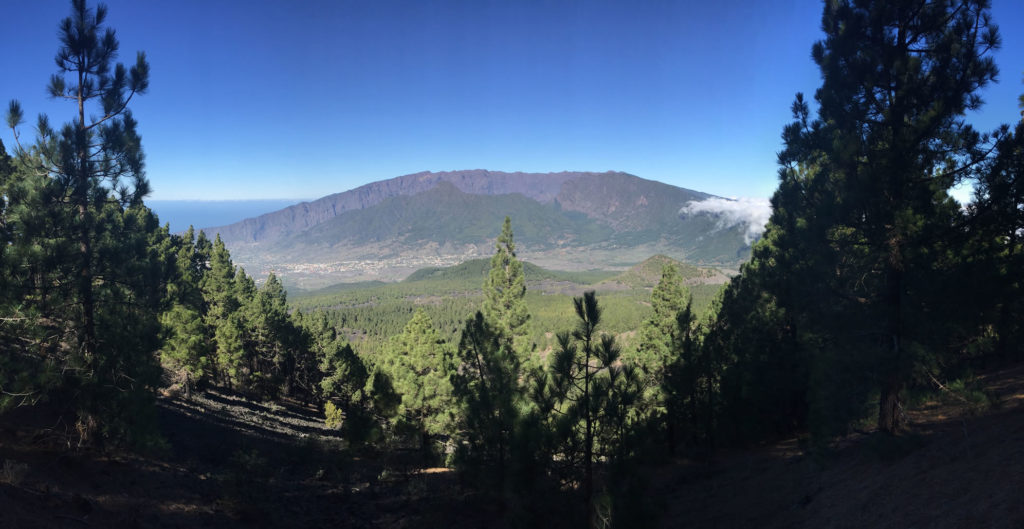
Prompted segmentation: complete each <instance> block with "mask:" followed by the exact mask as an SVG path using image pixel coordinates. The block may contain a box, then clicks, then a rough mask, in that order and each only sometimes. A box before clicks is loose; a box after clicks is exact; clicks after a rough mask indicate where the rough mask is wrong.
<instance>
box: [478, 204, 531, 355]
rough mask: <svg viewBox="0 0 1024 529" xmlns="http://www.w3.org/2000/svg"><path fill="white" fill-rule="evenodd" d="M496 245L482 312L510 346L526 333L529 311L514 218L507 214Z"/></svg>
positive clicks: (485, 287) (486, 282) (485, 288)
mask: <svg viewBox="0 0 1024 529" xmlns="http://www.w3.org/2000/svg"><path fill="white" fill-rule="evenodd" d="M494 247H495V252H494V256H493V257H491V270H490V272H489V273H488V275H487V280H486V281H485V282H484V307H483V314H484V317H486V318H487V319H488V321H490V323H491V325H492V326H493V327H494V328H495V329H497V330H498V331H500V332H501V333H502V335H503V339H504V340H505V341H507V342H508V343H509V345H511V344H512V343H513V340H514V339H515V337H517V336H522V335H524V334H525V332H526V329H525V325H526V322H527V321H529V319H530V313H529V312H528V311H527V308H526V301H525V299H524V298H525V297H526V277H525V276H524V275H523V263H522V262H520V261H519V259H517V258H516V244H515V241H514V240H513V235H512V221H511V220H509V218H508V217H505V222H504V224H502V226H501V234H500V235H498V240H497V242H495V244H494Z"/></svg>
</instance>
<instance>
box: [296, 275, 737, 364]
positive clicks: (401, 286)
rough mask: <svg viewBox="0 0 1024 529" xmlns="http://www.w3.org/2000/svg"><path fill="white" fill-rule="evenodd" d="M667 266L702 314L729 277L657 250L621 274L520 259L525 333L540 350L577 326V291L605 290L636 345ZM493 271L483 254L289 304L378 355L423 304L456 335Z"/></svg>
mask: <svg viewBox="0 0 1024 529" xmlns="http://www.w3.org/2000/svg"><path fill="white" fill-rule="evenodd" d="M666 265H672V266H676V267H678V268H679V269H680V271H681V272H680V273H681V277H682V278H683V280H684V281H685V282H686V284H687V285H688V289H689V292H690V293H691V294H692V295H693V300H694V310H695V311H696V312H697V314H698V315H700V316H704V315H705V314H706V313H707V310H708V308H709V307H710V304H711V302H712V300H713V299H714V297H715V296H716V295H717V294H718V292H719V291H720V290H721V289H722V287H723V283H724V281H725V279H726V277H725V276H724V275H723V274H722V273H721V272H719V271H717V270H715V269H711V268H700V267H697V266H693V265H689V264H686V263H682V262H679V261H676V260H675V259H672V258H670V257H666V256H663V255H657V256H653V257H650V258H648V259H646V260H644V261H643V262H641V263H638V264H636V265H634V266H632V267H630V268H629V269H628V270H626V271H624V272H611V271H601V270H592V271H587V272H564V271H555V270H547V269H545V268H541V267H539V266H536V265H534V264H532V263H529V262H524V263H523V270H524V276H525V278H526V285H527V289H526V305H527V307H528V308H529V310H530V312H531V314H532V315H533V318H532V319H531V321H530V323H529V324H528V336H529V340H530V343H531V344H536V348H537V350H547V349H549V348H550V347H551V346H552V345H553V342H554V335H553V333H552V332H551V330H552V329H563V328H569V327H571V326H572V318H571V314H570V313H569V312H568V311H567V310H566V308H567V307H569V306H571V304H572V298H573V296H579V295H581V294H582V293H583V292H584V291H586V290H596V291H597V292H599V293H600V294H601V300H602V304H603V305H604V310H605V326H606V327H605V330H606V331H607V332H611V333H615V334H616V335H619V336H620V339H621V340H622V342H623V345H624V346H625V347H627V348H629V347H634V346H635V345H636V344H635V336H633V335H634V334H635V330H636V329H638V328H639V326H640V324H641V323H642V322H643V320H644V319H645V318H646V317H647V316H648V315H649V313H650V310H651V307H650V292H651V289H652V288H653V287H654V286H655V285H656V284H657V282H658V280H659V279H660V278H661V270H662V268H663V267H664V266H666ZM489 270H490V264H489V262H488V260H486V259H472V260H469V261H466V262H464V263H462V264H459V265H455V266H450V267H431V268H424V269H420V270H418V271H416V272H413V273H412V274H411V275H409V276H408V277H407V278H406V279H405V280H403V281H401V282H398V283H381V282H366V283H340V284H338V285H333V286H330V287H326V288H323V289H319V290H315V291H308V292H306V291H301V292H295V293H294V294H293V295H292V296H291V298H290V305H291V306H292V307H294V308H296V309H298V310H301V311H304V312H310V311H318V312H323V313H325V314H326V315H327V317H328V319H329V320H330V321H331V322H332V323H334V324H335V325H336V326H337V328H338V329H339V331H340V332H342V333H343V334H345V335H346V336H347V337H348V339H350V340H352V341H353V343H357V344H359V349H360V351H362V352H363V354H366V355H370V356H372V355H374V354H376V353H377V352H379V351H380V350H381V348H382V347H383V344H384V342H386V341H387V339H388V338H389V337H391V336H394V335H396V334H399V333H400V332H401V330H402V327H403V326H404V325H405V323H406V321H407V320H408V319H409V317H410V316H411V315H412V313H413V312H415V311H416V310H424V311H426V313H427V314H428V315H429V316H430V319H431V321H432V322H433V323H434V325H435V327H437V329H438V330H440V331H441V333H442V336H444V337H445V338H446V339H447V340H448V341H457V340H458V337H459V332H460V331H461V326H462V323H463V321H464V320H465V319H466V318H467V317H468V316H469V315H471V314H472V313H473V312H474V311H475V310H476V309H477V308H478V307H479V306H480V304H481V302H482V300H483V291H482V288H483V282H484V279H485V278H486V277H487V274H488V271H489Z"/></svg>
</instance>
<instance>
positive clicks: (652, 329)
mask: <svg viewBox="0 0 1024 529" xmlns="http://www.w3.org/2000/svg"><path fill="white" fill-rule="evenodd" d="M688 299H689V293H688V292H687V290H686V287H685V286H683V283H682V278H680V276H679V270H678V269H676V267H675V265H672V264H666V265H664V266H663V267H662V270H661V279H660V280H659V281H658V284H657V285H656V286H655V287H654V289H653V290H652V291H651V308H652V312H651V316H650V317H649V318H648V319H647V320H646V321H644V323H643V326H642V327H641V328H640V341H639V344H638V345H637V349H636V352H635V353H634V354H633V355H631V358H630V361H631V362H632V363H633V364H635V365H636V366H637V368H638V369H639V370H640V372H641V373H642V375H643V378H644V379H645V380H644V382H645V386H646V388H647V389H646V395H645V400H646V401H647V405H648V407H649V409H648V413H650V414H652V416H653V417H661V416H663V415H664V413H665V406H666V404H667V403H666V400H665V397H666V395H665V393H664V391H663V388H664V382H665V377H666V374H667V371H668V368H669V366H670V365H672V364H673V363H674V362H675V360H676V356H677V355H676V353H677V352H678V351H676V348H674V347H673V344H674V343H675V342H676V340H677V335H678V334H679V332H678V330H679V325H678V316H679V313H680V312H681V311H683V310H684V309H686V308H687V306H688V303H687V300H688Z"/></svg>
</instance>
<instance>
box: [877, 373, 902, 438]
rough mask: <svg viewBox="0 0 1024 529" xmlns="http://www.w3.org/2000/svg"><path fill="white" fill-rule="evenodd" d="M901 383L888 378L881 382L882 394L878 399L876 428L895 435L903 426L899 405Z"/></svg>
mask: <svg viewBox="0 0 1024 529" xmlns="http://www.w3.org/2000/svg"><path fill="white" fill-rule="evenodd" d="M900 389H902V388H901V384H900V383H899V380H898V379H896V378H890V379H888V380H886V381H885V382H884V383H883V384H882V395H881V398H880V399H879V401H878V429H879V430H880V431H883V432H885V433H887V434H890V435H895V434H897V433H899V431H900V430H901V429H902V428H903V414H902V412H901V406H900Z"/></svg>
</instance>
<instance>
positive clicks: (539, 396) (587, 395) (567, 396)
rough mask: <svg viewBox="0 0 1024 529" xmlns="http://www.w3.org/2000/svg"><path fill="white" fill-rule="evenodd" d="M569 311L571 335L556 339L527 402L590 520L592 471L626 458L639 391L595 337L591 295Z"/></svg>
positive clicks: (596, 311)
mask: <svg viewBox="0 0 1024 529" xmlns="http://www.w3.org/2000/svg"><path fill="white" fill-rule="evenodd" d="M573 307H574V309H575V311H576V317H577V324H576V329H575V330H574V331H573V332H572V333H568V332H562V333H559V334H558V335H557V338H558V348H557V349H556V350H555V352H554V354H552V355H551V358H550V363H549V365H548V368H547V373H546V377H543V378H540V377H538V378H537V380H536V381H535V382H534V387H533V389H532V391H531V398H532V400H533V401H534V403H535V404H536V405H537V407H538V408H539V410H540V411H541V412H542V413H543V414H546V415H547V416H548V418H547V423H548V427H549V430H550V431H551V432H552V433H551V435H552V436H553V437H554V442H555V445H556V448H555V454H554V455H555V459H556V460H557V461H558V464H559V465H564V466H565V468H564V472H563V473H566V472H567V473H568V474H569V476H570V477H569V481H577V480H578V481H577V482H579V483H581V484H582V490H581V493H582V495H583V499H584V509H585V510H584V512H585V513H586V515H587V516H588V519H590V520H594V519H595V518H594V517H595V515H596V512H597V511H596V510H595V503H594V500H595V497H596V493H597V491H596V489H595V484H596V480H595V466H596V465H597V464H598V462H599V461H606V462H608V463H610V464H611V465H612V466H617V465H618V464H619V463H621V462H623V461H624V460H625V459H626V458H627V457H628V456H630V455H631V450H630V447H629V441H630V438H631V437H632V436H631V425H630V424H629V417H630V416H631V414H632V413H634V412H635V406H636V404H637V402H638V399H639V398H640V395H641V392H642V389H643V388H642V381H641V379H640V377H639V376H638V373H637V371H636V369H635V368H634V367H633V366H632V365H629V364H624V363H622V362H621V354H622V350H621V349H620V348H619V346H618V345H617V344H616V343H615V338H614V337H612V336H609V335H600V334H599V333H598V331H597V328H598V326H599V325H600V323H601V313H602V310H601V307H600V306H599V305H598V303H597V296H596V294H595V293H594V291H588V292H585V293H584V294H583V296H581V297H576V298H573ZM579 474H582V475H579Z"/></svg>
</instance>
